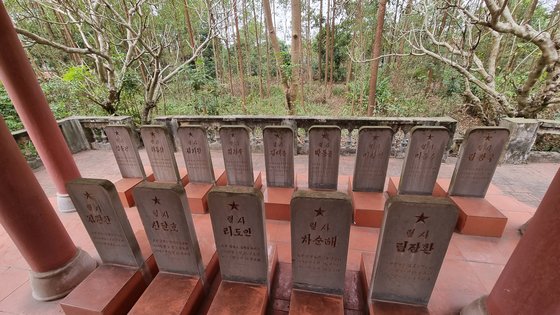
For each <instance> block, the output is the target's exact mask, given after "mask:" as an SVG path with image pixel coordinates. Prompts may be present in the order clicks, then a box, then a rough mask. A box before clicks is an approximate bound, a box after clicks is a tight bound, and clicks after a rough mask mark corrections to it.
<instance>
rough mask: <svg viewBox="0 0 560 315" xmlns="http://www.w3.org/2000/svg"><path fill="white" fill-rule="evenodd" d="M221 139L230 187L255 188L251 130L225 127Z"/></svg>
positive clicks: (242, 127)
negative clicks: (250, 138)
mask: <svg viewBox="0 0 560 315" xmlns="http://www.w3.org/2000/svg"><path fill="white" fill-rule="evenodd" d="M220 139H221V141H222V153H223V156H224V165H225V168H226V175H227V180H228V185H239V186H248V187H253V185H254V181H255V179H254V176H253V160H252V158H251V144H250V140H249V128H247V127H245V126H223V127H222V128H220Z"/></svg>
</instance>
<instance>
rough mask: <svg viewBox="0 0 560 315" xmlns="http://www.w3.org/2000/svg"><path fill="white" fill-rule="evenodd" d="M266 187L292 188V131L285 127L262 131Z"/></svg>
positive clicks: (267, 128) (269, 128)
mask: <svg viewBox="0 0 560 315" xmlns="http://www.w3.org/2000/svg"><path fill="white" fill-rule="evenodd" d="M263 141H264V161H265V167H266V184H267V186H268V187H294V131H293V130H292V128H290V127H287V126H274V127H265V128H264V129H263Z"/></svg>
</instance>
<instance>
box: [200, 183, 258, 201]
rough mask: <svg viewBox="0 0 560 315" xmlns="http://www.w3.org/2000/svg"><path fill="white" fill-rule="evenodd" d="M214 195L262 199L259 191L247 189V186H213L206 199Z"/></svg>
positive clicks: (251, 188) (252, 188)
mask: <svg viewBox="0 0 560 315" xmlns="http://www.w3.org/2000/svg"><path fill="white" fill-rule="evenodd" d="M214 194H228V195H229V194H249V195H256V196H259V197H261V198H262V197H263V194H262V191H261V190H260V189H257V188H254V187H249V186H237V185H235V186H233V185H232V186H214V187H213V188H212V189H211V190H210V192H209V193H208V198H210V195H214Z"/></svg>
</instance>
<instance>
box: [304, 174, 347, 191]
mask: <svg viewBox="0 0 560 315" xmlns="http://www.w3.org/2000/svg"><path fill="white" fill-rule="evenodd" d="M296 182H297V190H300V189H305V190H308V189H310V188H309V185H308V183H309V182H308V180H307V174H303V173H300V174H297V175H296ZM313 190H317V191H322V190H320V189H313ZM328 190H329V189H326V190H325V191H328ZM336 191H340V192H343V193H345V194H348V193H349V191H350V176H347V175H338V186H337V189H336Z"/></svg>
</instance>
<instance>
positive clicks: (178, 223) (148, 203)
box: [134, 182, 204, 278]
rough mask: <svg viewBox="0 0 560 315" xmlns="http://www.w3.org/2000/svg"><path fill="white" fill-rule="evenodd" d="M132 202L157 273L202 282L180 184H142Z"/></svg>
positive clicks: (202, 271) (197, 255)
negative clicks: (182, 275)
mask: <svg viewBox="0 0 560 315" xmlns="http://www.w3.org/2000/svg"><path fill="white" fill-rule="evenodd" d="M134 198H135V200H136V202H137V204H138V212H139V213H140V218H141V219H142V224H143V225H144V230H145V231H146V235H147V236H148V240H149V241H150V246H151V247H152V251H153V253H154V256H155V258H156V262H157V265H158V267H159V269H160V271H164V272H172V273H177V274H184V275H193V276H199V277H200V278H204V265H203V263H202V258H201V254H200V248H199V247H198V240H197V237H196V232H195V229H194V224H193V220H192V217H191V211H190V209H189V204H188V202H187V196H186V194H185V190H184V189H183V187H182V186H181V185H180V184H175V183H153V182H143V183H141V184H139V185H138V186H137V187H136V188H135V189H134Z"/></svg>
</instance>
